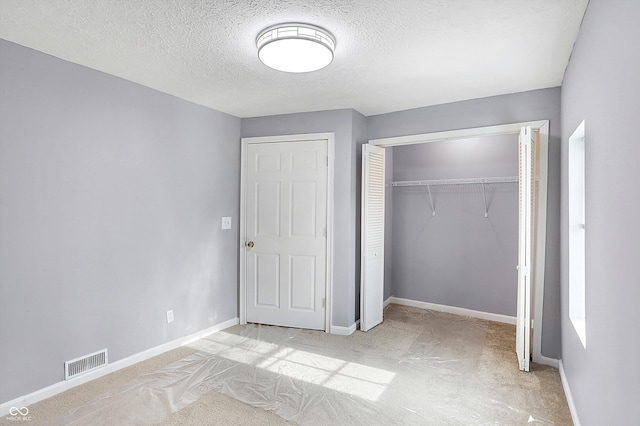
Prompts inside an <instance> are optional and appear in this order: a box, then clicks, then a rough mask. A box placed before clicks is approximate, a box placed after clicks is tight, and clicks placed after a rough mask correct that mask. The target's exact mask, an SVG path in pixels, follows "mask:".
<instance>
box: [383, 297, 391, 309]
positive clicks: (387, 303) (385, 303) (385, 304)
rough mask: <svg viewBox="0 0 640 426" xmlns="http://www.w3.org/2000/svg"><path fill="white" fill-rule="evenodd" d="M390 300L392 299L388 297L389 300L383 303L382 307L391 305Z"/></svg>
mask: <svg viewBox="0 0 640 426" xmlns="http://www.w3.org/2000/svg"><path fill="white" fill-rule="evenodd" d="M391 299H393V296H389V298H388V299H387V300H385V301H384V304H383V306H384V307H385V308H386V307H387V306H389V303H391Z"/></svg>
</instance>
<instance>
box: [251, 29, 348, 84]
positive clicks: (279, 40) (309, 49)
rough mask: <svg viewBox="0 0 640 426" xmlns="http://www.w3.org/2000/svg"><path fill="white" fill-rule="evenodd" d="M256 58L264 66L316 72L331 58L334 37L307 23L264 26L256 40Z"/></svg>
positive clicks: (334, 45) (295, 71) (334, 44)
mask: <svg viewBox="0 0 640 426" xmlns="http://www.w3.org/2000/svg"><path fill="white" fill-rule="evenodd" d="M256 46H257V47H258V57H259V58H260V61H262V63H263V64H265V65H266V66H268V67H270V68H273V69H276V70H278V71H285V72H294V73H301V72H310V71H317V70H319V69H322V68H324V67H326V66H327V65H329V64H330V63H331V61H332V60H333V51H334V50H335V47H336V39H335V38H334V37H333V35H331V33H330V32H328V31H327V30H325V29H322V28H320V27H316V26H315V25H309V24H294V23H289V24H279V25H274V26H272V27H269V28H265V29H264V30H262V31H261V32H260V34H258V38H257V39H256Z"/></svg>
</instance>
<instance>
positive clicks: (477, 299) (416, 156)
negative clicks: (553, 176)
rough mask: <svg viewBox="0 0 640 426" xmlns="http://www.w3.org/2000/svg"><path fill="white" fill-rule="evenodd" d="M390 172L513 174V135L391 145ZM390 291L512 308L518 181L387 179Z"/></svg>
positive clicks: (501, 310) (504, 310) (482, 307)
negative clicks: (445, 182)
mask: <svg viewBox="0 0 640 426" xmlns="http://www.w3.org/2000/svg"><path fill="white" fill-rule="evenodd" d="M392 150H393V172H394V173H393V176H394V178H393V180H396V181H403V180H421V179H460V178H475V177H498V176H517V175H518V137H517V135H503V136H494V137H488V138H474V139H464V140H456V141H443V142H432V143H426V144H419V145H408V146H399V147H394V148H392ZM389 192H391V193H392V194H393V202H392V209H393V210H392V211H393V220H392V227H393V231H392V233H393V236H392V241H393V244H392V248H391V251H390V253H389V254H390V255H391V256H392V258H393V260H392V262H393V272H392V278H391V287H392V293H393V295H394V296H396V297H401V298H407V299H411V300H419V301H423V302H430V303H437V304H442V305H448V306H456V307H461V308H467V309H473V310H477V311H482V312H491V313H496V314H503V315H510V316H515V315H516V298H517V271H516V265H517V260H518V259H517V257H518V256H517V254H518V184H517V182H516V183H501V184H489V185H486V188H485V192H486V197H487V204H488V211H489V216H488V217H487V218H485V217H484V213H485V210H484V208H485V206H484V197H483V188H482V185H460V186H458V185H456V186H434V187H432V188H431V196H432V199H433V202H434V205H435V211H436V215H435V216H433V215H432V209H431V202H430V199H429V193H428V188H427V187H426V186H412V187H393V188H392V189H391V190H390V191H387V193H389Z"/></svg>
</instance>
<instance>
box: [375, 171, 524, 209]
mask: <svg viewBox="0 0 640 426" xmlns="http://www.w3.org/2000/svg"><path fill="white" fill-rule="evenodd" d="M511 182H518V176H505V177H486V178H468V179H431V180H399V181H395V182H390V183H388V184H387V186H426V187H427V190H428V191H429V202H430V204H431V214H432V215H433V216H435V215H436V206H435V204H434V202H433V196H432V195H431V187H432V186H438V185H470V184H471V185H473V184H480V185H482V198H483V199H484V217H489V205H488V204H487V193H486V192H485V190H484V187H485V185H486V184H491V183H511Z"/></svg>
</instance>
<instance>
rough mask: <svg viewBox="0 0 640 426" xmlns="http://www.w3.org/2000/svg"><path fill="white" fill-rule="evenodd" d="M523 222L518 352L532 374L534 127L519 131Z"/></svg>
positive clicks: (520, 359)
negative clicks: (530, 367) (530, 364)
mask: <svg viewBox="0 0 640 426" xmlns="http://www.w3.org/2000/svg"><path fill="white" fill-rule="evenodd" d="M519 152H520V155H519V157H520V167H519V169H520V172H519V173H520V176H519V179H518V180H519V185H520V188H519V193H520V219H519V228H520V229H519V238H518V308H517V324H516V353H517V356H518V366H519V368H520V370H524V371H529V360H530V357H531V356H530V354H531V273H532V271H533V265H532V260H533V202H534V199H533V197H534V181H533V180H534V175H533V174H534V164H533V162H534V156H535V141H534V139H533V133H532V132H531V127H523V128H522V129H520V140H519Z"/></svg>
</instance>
